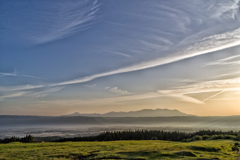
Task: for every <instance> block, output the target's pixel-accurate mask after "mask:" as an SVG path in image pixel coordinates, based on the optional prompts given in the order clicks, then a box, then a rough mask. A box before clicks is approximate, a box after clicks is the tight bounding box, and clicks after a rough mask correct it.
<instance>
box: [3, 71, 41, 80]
mask: <svg viewBox="0 0 240 160" xmlns="http://www.w3.org/2000/svg"><path fill="white" fill-rule="evenodd" d="M4 76H14V77H27V78H34V79H44V78H41V77H36V76H31V75H25V74H19V73H17V70H16V69H14V71H13V73H4V72H0V77H4Z"/></svg>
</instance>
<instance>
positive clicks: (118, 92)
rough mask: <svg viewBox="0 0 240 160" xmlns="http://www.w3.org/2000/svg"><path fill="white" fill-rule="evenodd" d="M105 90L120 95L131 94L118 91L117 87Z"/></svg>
mask: <svg viewBox="0 0 240 160" xmlns="http://www.w3.org/2000/svg"><path fill="white" fill-rule="evenodd" d="M105 89H106V90H108V91H109V92H112V93H116V94H120V95H127V94H131V93H130V92H129V91H126V90H122V89H119V88H118V87H112V88H110V87H106V88H105Z"/></svg>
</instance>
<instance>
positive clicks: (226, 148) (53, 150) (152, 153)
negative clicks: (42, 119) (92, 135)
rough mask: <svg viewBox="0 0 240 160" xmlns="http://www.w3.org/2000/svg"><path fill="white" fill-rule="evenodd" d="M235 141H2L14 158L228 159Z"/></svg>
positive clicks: (5, 155)
mask: <svg viewBox="0 0 240 160" xmlns="http://www.w3.org/2000/svg"><path fill="white" fill-rule="evenodd" d="M233 144H234V141H229V140H221V141H196V142H189V143H182V142H171V141H159V140H146V141H145V140H143V141H111V142H62V143H60V142H59V143H58V142H57V143H53V142H45V143H20V142H15V143H9V144H0V160H14V159H44V160H47V159H131V160H144V159H149V160H154V159H212V158H219V159H227V160H231V159H233V160H235V159H236V157H237V156H238V154H237V153H236V152H233V151H231V147H232V146H233Z"/></svg>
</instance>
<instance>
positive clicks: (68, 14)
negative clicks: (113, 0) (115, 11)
mask: <svg viewBox="0 0 240 160" xmlns="http://www.w3.org/2000/svg"><path fill="white" fill-rule="evenodd" d="M1 5H2V6H3V7H4V8H6V9H5V10H4V15H8V14H9V15H11V16H10V17H9V18H10V21H11V23H9V22H10V21H9V22H8V21H5V23H4V24H3V25H2V30H0V31H2V32H1V33H3V32H7V33H8V34H10V33H13V35H15V38H14V39H13V38H12V39H8V37H12V36H13V35H11V34H10V35H9V36H6V37H4V38H5V39H4V40H5V41H12V42H13V41H14V40H15V41H16V43H23V44H25V43H27V44H28V45H29V44H34V45H36V44H37V45H38V44H43V43H48V42H52V41H55V40H58V39H62V38H65V37H68V36H71V35H73V34H75V33H77V32H79V31H81V30H84V29H86V28H88V27H90V26H91V25H92V24H93V23H94V22H95V21H96V18H97V15H96V13H97V12H98V10H99V6H100V3H99V2H98V1H96V0H88V1H74V2H72V1H63V2H61V3H55V2H51V1H32V2H30V3H29V4H28V5H29V6H31V7H25V6H24V5H23V6H21V7H20V6H19V4H18V3H14V2H10V1H7V2H4V3H2V4H1ZM10 6H11V7H10ZM11 12H14V14H12V13H11ZM29 13H31V16H29ZM10 31H11V32H10ZM2 40H3V39H2Z"/></svg>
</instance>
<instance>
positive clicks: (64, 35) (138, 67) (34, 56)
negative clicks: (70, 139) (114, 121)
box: [0, 0, 240, 116]
mask: <svg viewBox="0 0 240 160" xmlns="http://www.w3.org/2000/svg"><path fill="white" fill-rule="evenodd" d="M59 2H61V3H55V1H49V0H41V1H40V0H39V1H16V0H9V1H8V0H6V1H0V21H1V26H0V35H1V36H0V115H41V116H60V115H67V114H71V113H74V112H79V113H81V114H83V113H89V114H90V113H101V114H103V113H107V112H112V111H117V112H118V111H124V112H128V111H137V110H142V109H157V108H162V109H164V108H165V109H170V110H173V109H177V110H178V111H181V112H183V113H186V114H191V115H197V116H231V115H240V71H239V67H240V54H239V53H240V25H239V24H240V10H239V5H240V3H239V0H194V1H193V0H181V1H179V0H171V1H166V0H151V1H144V0H142V1H141V0H140V1H139V0H131V1H127V0H126V1H122V0H119V1H117V0H101V1H98V0H93V1H92V0H80V1H65V0H61V1H59Z"/></svg>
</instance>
